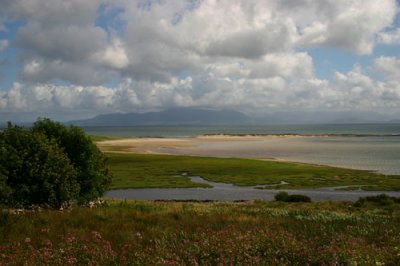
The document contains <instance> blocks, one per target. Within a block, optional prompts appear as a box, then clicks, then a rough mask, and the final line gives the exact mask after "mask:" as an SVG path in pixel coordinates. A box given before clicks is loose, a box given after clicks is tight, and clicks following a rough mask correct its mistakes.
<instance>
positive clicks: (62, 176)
mask: <svg viewBox="0 0 400 266" xmlns="http://www.w3.org/2000/svg"><path fill="white" fill-rule="evenodd" d="M110 183H111V177H110V174H109V172H108V168H107V165H106V158H105V156H104V155H103V154H102V153H101V152H100V150H99V149H98V148H97V146H96V145H95V144H94V143H93V142H92V140H91V139H90V137H89V136H88V135H86V134H85V132H83V131H82V130H81V129H80V128H78V127H74V126H70V127H66V126H64V125H62V124H61V123H58V122H54V121H52V120H50V119H39V120H38V121H37V122H35V124H34V125H33V127H32V128H31V129H24V128H21V127H18V126H13V125H12V124H11V123H9V124H8V127H7V128H6V129H5V130H4V131H3V132H0V202H1V203H3V204H6V205H9V206H27V205H32V204H36V205H41V204H47V205H49V206H52V207H60V206H62V205H63V204H66V203H71V202H78V203H85V202H87V201H90V200H93V199H95V198H97V197H100V196H102V195H103V193H104V192H105V191H106V189H107V186H108V185H109V184H110Z"/></svg>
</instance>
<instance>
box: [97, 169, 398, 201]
mask: <svg viewBox="0 0 400 266" xmlns="http://www.w3.org/2000/svg"><path fill="white" fill-rule="evenodd" d="M183 175H184V176H187V175H186V174H185V173H183ZM187 177H188V178H190V180H191V181H192V182H195V183H204V184H208V185H210V186H212V188H144V189H119V190H110V191H107V192H106V194H105V195H104V197H106V198H118V199H134V200H216V201H235V200H256V199H262V200H273V199H274V196H275V194H276V193H278V192H279V191H286V192H288V193H289V194H303V195H307V196H309V197H310V198H311V199H312V200H314V201H319V200H335V201H338V200H350V201H355V200H357V199H358V198H359V197H365V196H372V195H378V194H382V193H385V194H388V195H391V196H394V197H400V192H386V191H385V192H382V191H362V190H356V191H341V190H336V189H337V188H345V187H346V186H341V187H326V188H317V189H296V190H292V189H280V190H275V189H271V190H269V189H258V188H257V187H266V186H271V187H273V186H276V185H284V184H288V183H286V182H285V181H282V182H281V183H280V184H263V185H257V186H248V187H247V186H235V185H233V184H227V183H217V182H210V181H207V180H205V179H203V178H201V177H200V176H187Z"/></svg>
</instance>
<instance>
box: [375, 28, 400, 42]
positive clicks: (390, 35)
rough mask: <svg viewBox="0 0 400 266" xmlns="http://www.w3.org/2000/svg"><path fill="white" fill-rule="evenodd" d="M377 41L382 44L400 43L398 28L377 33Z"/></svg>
mask: <svg viewBox="0 0 400 266" xmlns="http://www.w3.org/2000/svg"><path fill="white" fill-rule="evenodd" d="M378 41H379V42H380V43H383V44H400V28H397V29H396V30H393V31H388V32H381V33H379V35H378Z"/></svg>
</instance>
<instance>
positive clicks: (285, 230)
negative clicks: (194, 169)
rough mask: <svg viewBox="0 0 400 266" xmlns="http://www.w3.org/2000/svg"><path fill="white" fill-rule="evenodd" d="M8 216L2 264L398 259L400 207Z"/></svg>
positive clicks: (240, 207) (188, 207)
mask: <svg viewBox="0 0 400 266" xmlns="http://www.w3.org/2000/svg"><path fill="white" fill-rule="evenodd" d="M107 205H108V206H102V207H94V208H92V209H89V208H83V207H76V208H73V209H72V210H69V211H64V212H60V211H49V210H46V211H36V212H33V211H24V212H21V213H15V212H4V211H3V212H2V213H1V214H0V230H1V231H0V265H383V264H385V265H399V264H400V244H399V243H400V227H399V226H398V225H399V221H400V208H399V205H398V204H395V205H393V207H392V208H391V209H390V210H388V209H385V208H380V207H379V206H377V205H364V206H361V207H355V206H354V205H353V203H350V202H312V203H306V204H305V203H283V202H276V201H272V202H264V201H255V202H240V203H201V202H140V201H137V202H126V201H117V202H108V204H107Z"/></svg>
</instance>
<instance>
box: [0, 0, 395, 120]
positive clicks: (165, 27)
mask: <svg viewBox="0 0 400 266" xmlns="http://www.w3.org/2000/svg"><path fill="white" fill-rule="evenodd" d="M3 2H4V3H3ZM3 2H2V8H1V10H0V21H2V22H5V21H23V23H21V26H20V27H19V28H18V29H17V32H16V38H15V42H13V45H14V43H15V48H16V50H17V58H18V60H20V62H19V63H20V65H21V67H20V69H19V75H18V77H19V79H20V80H19V82H18V83H15V84H14V85H13V86H12V87H11V88H9V90H8V91H1V93H0V109H1V110H19V111H21V112H34V111H37V110H42V112H48V113H51V112H53V111H55V110H57V111H60V112H76V113H80V114H84V113H86V114H89V113H90V114H95V113H104V112H116V111H121V112H128V111H145V110H153V109H162V108H167V107H170V106H199V107H220V108H222V107H227V108H241V109H242V110H252V109H259V110H270V109H274V108H275V109H279V108H280V109H284V108H287V107H288V106H290V108H303V109H310V108H314V109H324V108H332V109H335V108H336V109H340V108H346V109H351V108H359V109H362V108H366V109H369V108H371V107H377V108H378V107H379V108H381V107H384V106H387V104H388V106H391V107H390V108H395V107H396V106H398V104H397V103H396V102H394V101H393V100H390V99H389V96H391V97H392V99H398V98H396V97H397V95H398V94H397V91H398V90H399V84H398V83H399V80H398V77H397V76H398V75H396V73H399V71H400V69H399V59H398V58H397V57H380V58H377V59H376V60H375V61H374V65H373V66H374V68H375V69H376V70H377V71H379V72H381V73H382V74H383V75H384V76H385V80H384V81H376V80H374V79H373V78H371V77H369V76H368V75H366V74H365V73H364V72H363V69H362V68H361V67H355V68H354V69H352V70H351V71H349V72H347V73H341V72H336V73H335V74H334V77H333V78H332V79H331V80H324V79H320V78H318V77H317V76H316V75H315V69H314V62H313V58H312V57H311V56H310V55H309V54H308V53H307V48H310V47H334V48H339V49H344V50H347V51H350V52H352V53H355V54H357V55H369V54H371V53H372V52H373V48H374V47H375V45H376V44H377V43H387V44H389V43H390V44H395V43H398V42H399V41H398V37H399V29H396V30H392V31H387V29H389V28H390V27H391V25H392V23H393V21H394V19H395V16H396V11H397V9H398V7H397V5H396V1H395V0H381V1H376V0H365V1H358V0H351V1H350V0H339V1H308V0H298V1H291V0H267V1H257V0H250V1H249V0H232V1H217V0H204V1H201V0H198V1H196V0H195V1H184V0H171V1H153V0H137V1H131V0H114V1H110V0H94V1H80V0H54V1H46V0H14V1H3ZM44 7H45V8H44ZM7 45H9V43H8V41H7V40H2V41H0V51H1V50H2V49H4V48H5V47H7ZM59 81H61V84H67V85H57V84H60V82H59ZM105 84H108V85H105ZM388 99H389V100H388ZM389 103H390V104H389Z"/></svg>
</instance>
